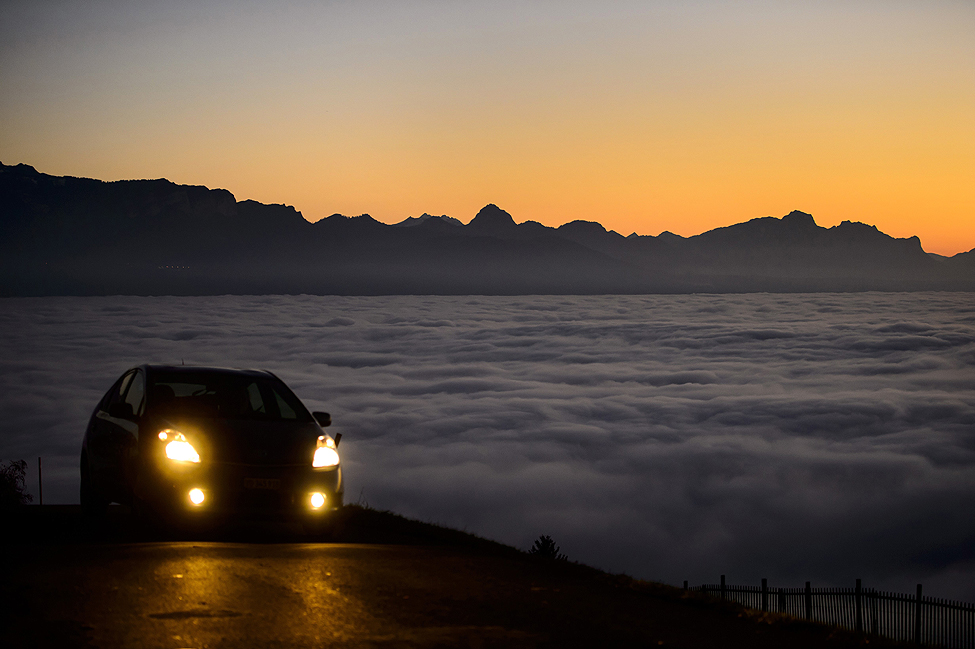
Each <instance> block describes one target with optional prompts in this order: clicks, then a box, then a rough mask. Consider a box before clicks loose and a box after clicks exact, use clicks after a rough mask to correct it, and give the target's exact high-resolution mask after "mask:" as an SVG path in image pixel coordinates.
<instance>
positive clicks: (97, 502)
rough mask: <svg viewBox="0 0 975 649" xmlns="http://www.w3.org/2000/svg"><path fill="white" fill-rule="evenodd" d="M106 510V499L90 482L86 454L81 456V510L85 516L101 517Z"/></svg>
mask: <svg viewBox="0 0 975 649" xmlns="http://www.w3.org/2000/svg"><path fill="white" fill-rule="evenodd" d="M107 510H108V500H107V499H106V498H105V497H103V496H101V495H100V494H99V493H98V492H97V491H96V490H95V487H94V485H93V484H92V483H91V469H89V468H88V456H87V455H82V456H81V512H82V514H84V516H85V518H101V517H102V516H104V515H105V512H106V511H107Z"/></svg>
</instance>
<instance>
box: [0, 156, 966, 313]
mask: <svg viewBox="0 0 975 649" xmlns="http://www.w3.org/2000/svg"><path fill="white" fill-rule="evenodd" d="M0 256H2V260H0V280H2V284H0V294H2V295H61V294H67V295H104V294H116V293H119V294H140V295H153V294H181V295H190V294H204V295H206V294H220V293H235V294H252V293H283V294H295V293H312V294H367V295H368V294H403V293H406V294H412V293H416V294H468V293H473V294H531V293H550V294H553V293H554V294H562V293H564V294H591V293H675V292H678V293H679V292H752V291H861V290H886V291H900V290H975V250H973V251H971V252H968V253H961V254H959V255H955V256H953V257H941V256H938V255H931V254H928V253H925V252H924V250H923V248H922V247H921V242H920V240H919V239H918V238H917V237H910V238H905V239H896V238H894V237H890V236H888V235H886V234H884V233H882V232H880V231H879V230H878V229H877V228H876V227H875V226H871V225H867V224H863V223H857V222H851V221H844V222H842V223H841V224H839V225H836V226H833V227H830V228H824V227H821V226H819V225H817V224H816V222H815V220H814V218H813V217H812V215H810V214H807V213H805V212H801V211H798V210H795V211H793V212H791V213H789V214H787V215H785V216H783V217H781V218H776V217H760V218H755V219H751V220H748V221H745V222H743V223H737V224H733V225H729V226H725V227H721V228H716V229H714V230H709V231H707V232H703V233H701V234H698V235H694V236H690V237H682V236H679V235H675V234H672V233H670V232H663V233H661V234H660V235H658V236H655V237H654V236H645V235H630V236H627V237H625V236H623V235H621V234H619V233H617V232H614V231H612V230H607V229H606V228H605V227H604V226H602V225H601V224H600V223H598V222H596V221H587V220H576V221H571V222H569V223H565V224H563V225H561V226H559V227H557V228H552V227H548V226H545V225H542V224H540V223H537V222H535V221H525V222H523V223H516V222H515V220H514V218H513V217H512V216H511V215H510V214H509V213H508V212H506V211H505V210H503V209H501V208H500V207H498V206H497V205H494V204H488V205H486V206H485V207H484V208H482V209H481V210H480V211H479V212H478V213H477V214H476V215H475V216H474V218H473V219H471V221H470V222H469V223H467V224H466V225H465V224H463V223H462V222H461V221H459V220H457V219H454V218H453V217H448V216H446V215H442V216H432V215H429V214H424V215H423V216H421V217H416V218H412V217H411V218H410V219H406V220H404V221H402V222H400V223H397V224H393V225H386V224H384V223H380V222H379V221H376V220H375V219H373V218H372V217H371V216H369V215H368V214H363V215H359V216H351V217H350V216H344V215H341V214H333V215H331V216H328V217H325V218H323V219H320V220H319V221H316V222H314V223H311V222H309V221H307V220H305V219H304V217H303V216H302V215H301V213H300V212H298V211H297V210H295V208H294V207H292V206H288V205H282V204H272V205H265V204H262V203H259V202H256V201H252V200H243V201H237V200H236V199H235V197H234V196H233V194H231V193H230V192H229V191H227V190H224V189H209V188H207V187H203V186H198V185H177V184H175V183H172V182H170V181H168V180H165V179H155V180H121V181H114V182H104V181H100V180H93V179H86V178H74V177H70V176H65V177H59V176H50V175H47V174H43V173H40V172H38V171H37V170H35V169H34V168H33V167H31V166H29V165H24V164H21V165H16V166H7V165H3V164H0Z"/></svg>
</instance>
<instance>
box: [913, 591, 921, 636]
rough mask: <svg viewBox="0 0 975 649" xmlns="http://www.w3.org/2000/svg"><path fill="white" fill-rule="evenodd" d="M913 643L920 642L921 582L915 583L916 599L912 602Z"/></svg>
mask: <svg viewBox="0 0 975 649" xmlns="http://www.w3.org/2000/svg"><path fill="white" fill-rule="evenodd" d="M914 644H921V584H918V585H917V600H916V602H915V604H914Z"/></svg>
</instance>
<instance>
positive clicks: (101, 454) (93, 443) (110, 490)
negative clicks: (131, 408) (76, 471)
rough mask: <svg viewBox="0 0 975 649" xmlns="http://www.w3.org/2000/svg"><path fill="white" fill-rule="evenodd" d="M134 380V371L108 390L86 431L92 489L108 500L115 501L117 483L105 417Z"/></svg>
mask: <svg viewBox="0 0 975 649" xmlns="http://www.w3.org/2000/svg"><path fill="white" fill-rule="evenodd" d="M134 376H135V371H134V370H133V371H130V372H126V373H125V374H123V375H122V376H121V377H120V378H119V380H118V381H116V382H115V385H113V386H112V387H111V388H110V389H109V391H108V392H107V393H106V394H105V396H104V397H103V398H102V400H101V403H99V404H98V410H97V412H95V416H94V417H93V418H92V422H91V427H90V428H89V430H88V444H87V455H88V469H89V470H90V471H91V481H92V487H93V488H94V489H95V491H96V492H97V493H99V494H102V495H103V496H105V497H108V498H112V499H114V498H115V495H114V494H115V491H114V486H115V485H116V484H117V482H118V479H117V473H118V470H117V468H116V467H115V466H114V465H115V460H116V458H115V457H114V452H113V450H112V444H111V440H112V437H113V435H114V430H113V423H112V418H111V417H110V416H109V414H108V413H109V411H110V410H116V409H117V404H119V403H121V402H122V401H123V397H124V395H125V390H126V389H127V388H128V387H129V383H130V382H131V381H132V377H134Z"/></svg>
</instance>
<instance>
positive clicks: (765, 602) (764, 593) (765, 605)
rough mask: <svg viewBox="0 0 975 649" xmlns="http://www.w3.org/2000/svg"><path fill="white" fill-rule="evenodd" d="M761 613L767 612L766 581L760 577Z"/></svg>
mask: <svg viewBox="0 0 975 649" xmlns="http://www.w3.org/2000/svg"><path fill="white" fill-rule="evenodd" d="M762 612H763V613H766V612H768V579H766V578H765V577H762Z"/></svg>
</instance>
